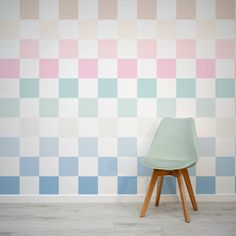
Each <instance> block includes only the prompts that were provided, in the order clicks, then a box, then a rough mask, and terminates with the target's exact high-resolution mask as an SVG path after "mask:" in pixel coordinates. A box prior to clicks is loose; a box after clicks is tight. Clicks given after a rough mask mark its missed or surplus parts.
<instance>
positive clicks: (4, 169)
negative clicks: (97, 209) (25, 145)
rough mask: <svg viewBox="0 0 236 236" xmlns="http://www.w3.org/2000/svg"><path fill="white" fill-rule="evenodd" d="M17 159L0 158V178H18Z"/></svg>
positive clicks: (18, 166)
mask: <svg viewBox="0 0 236 236" xmlns="http://www.w3.org/2000/svg"><path fill="white" fill-rule="evenodd" d="M19 169H20V164H19V157H11V158H9V157H1V158H0V176H19Z"/></svg>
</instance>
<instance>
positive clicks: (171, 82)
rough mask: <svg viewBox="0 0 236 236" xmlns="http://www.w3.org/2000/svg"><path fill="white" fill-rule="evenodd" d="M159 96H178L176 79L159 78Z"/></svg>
mask: <svg viewBox="0 0 236 236" xmlns="http://www.w3.org/2000/svg"><path fill="white" fill-rule="evenodd" d="M157 97H158V98H176V80H175V79H158V80H157Z"/></svg>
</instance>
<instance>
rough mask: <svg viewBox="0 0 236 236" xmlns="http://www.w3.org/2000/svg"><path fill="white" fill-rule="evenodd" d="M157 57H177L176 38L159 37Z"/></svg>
mask: <svg viewBox="0 0 236 236" xmlns="http://www.w3.org/2000/svg"><path fill="white" fill-rule="evenodd" d="M156 54H157V58H161V59H163V58H167V59H169V58H176V40H173V39H159V40H158V41H157V48H156Z"/></svg>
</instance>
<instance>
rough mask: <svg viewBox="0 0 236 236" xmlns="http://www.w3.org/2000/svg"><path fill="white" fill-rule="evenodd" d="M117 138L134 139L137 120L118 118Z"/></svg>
mask: <svg viewBox="0 0 236 236" xmlns="http://www.w3.org/2000/svg"><path fill="white" fill-rule="evenodd" d="M118 136H119V137H136V136H137V118H118Z"/></svg>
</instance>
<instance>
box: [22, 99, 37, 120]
mask: <svg viewBox="0 0 236 236" xmlns="http://www.w3.org/2000/svg"><path fill="white" fill-rule="evenodd" d="M38 116H39V99H34V98H31V99H27V98H21V99H20V117H38Z"/></svg>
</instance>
